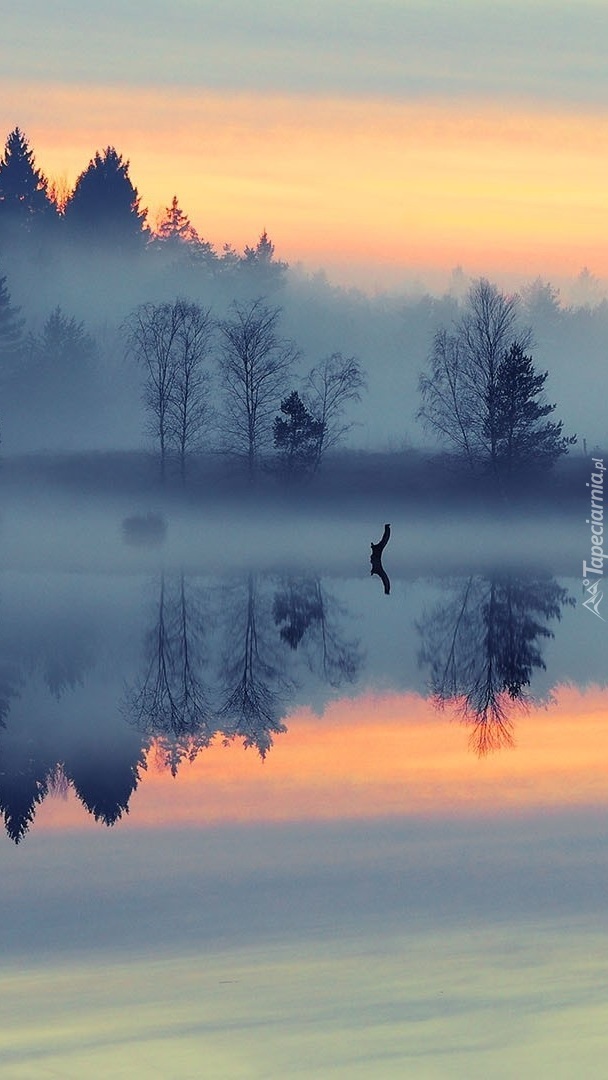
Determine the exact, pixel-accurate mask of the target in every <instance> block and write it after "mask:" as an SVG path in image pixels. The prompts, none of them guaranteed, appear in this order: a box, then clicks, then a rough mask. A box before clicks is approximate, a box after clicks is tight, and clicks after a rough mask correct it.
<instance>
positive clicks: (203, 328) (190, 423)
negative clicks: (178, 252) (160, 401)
mask: <svg viewBox="0 0 608 1080" xmlns="http://www.w3.org/2000/svg"><path fill="white" fill-rule="evenodd" d="M174 308H175V309H176V313H177V335H176V338H175V342H174V365H175V372H174V378H173V382H172V387H171V391H170V394H169V412H168V434H169V438H170V442H171V445H172V446H174V447H175V448H176V449H177V452H178V455H179V468H180V475H181V478H182V481H184V480H185V479H186V459H187V455H188V453H189V452H191V451H192V450H197V449H200V446H201V445H202V442H203V440H204V431H205V428H206V426H207V422H208V419H209V414H210V407H209V383H210V374H209V371H208V370H207V369H206V368H205V367H204V362H205V360H206V358H207V357H208V356H209V351H210V347H211V341H212V337H213V327H214V322H213V319H212V317H211V311H210V309H208V308H207V309H204V308H201V307H199V305H198V304H192V303H188V302H187V301H185V300H176V301H175V304H174Z"/></svg>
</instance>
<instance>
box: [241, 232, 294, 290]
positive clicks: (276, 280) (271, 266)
mask: <svg viewBox="0 0 608 1080" xmlns="http://www.w3.org/2000/svg"><path fill="white" fill-rule="evenodd" d="M241 265H242V268H243V270H245V271H246V272H248V273H249V274H251V275H252V276H254V277H255V280H256V282H257V283H258V284H259V285H260V286H261V287H262V288H264V289H272V288H277V286H279V285H281V284H282V283H283V281H284V278H285V274H286V273H287V270H288V269H289V266H288V264H287V263H286V262H282V260H281V259H275V257H274V244H273V243H272V240H271V239H270V237H269V236H268V233H267V232H266V229H264V231H263V233H262V235H261V236H260V239H259V240H258V242H257V244H256V246H255V247H254V248H253V247H249V246H247V247H246V248H245V253H244V255H243V258H242V260H241Z"/></svg>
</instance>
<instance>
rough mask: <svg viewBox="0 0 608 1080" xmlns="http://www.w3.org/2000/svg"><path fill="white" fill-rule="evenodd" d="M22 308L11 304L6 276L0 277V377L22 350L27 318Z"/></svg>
mask: <svg viewBox="0 0 608 1080" xmlns="http://www.w3.org/2000/svg"><path fill="white" fill-rule="evenodd" d="M19 311H20V308H18V307H14V306H13V305H12V304H11V298H10V293H9V291H8V287H7V284H6V277H5V276H3V277H0V378H1V377H2V376H3V375H4V374H5V373H6V371H7V370H8V369H10V367H11V364H12V363H14V362H15V361H16V360H17V358H18V356H19V353H20V351H21V348H22V344H23V326H24V322H25V320H24V319H22V318H20V316H19Z"/></svg>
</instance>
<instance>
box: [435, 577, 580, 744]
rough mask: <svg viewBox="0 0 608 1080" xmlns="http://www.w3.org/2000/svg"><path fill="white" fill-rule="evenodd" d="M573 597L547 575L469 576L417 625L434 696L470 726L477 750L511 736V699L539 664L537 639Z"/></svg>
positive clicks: (546, 634)
mask: <svg viewBox="0 0 608 1080" xmlns="http://www.w3.org/2000/svg"><path fill="white" fill-rule="evenodd" d="M572 602H573V601H572V600H571V598H569V596H568V592H567V590H566V589H564V588H562V587H561V586H560V585H559V584H558V583H557V582H556V581H554V580H553V579H542V578H533V577H530V578H527V577H523V576H522V577H515V576H512V575H504V576H498V575H495V576H493V577H491V578H482V577H479V576H475V575H473V576H471V577H469V578H468V579H467V580H466V581H464V582H463V583H462V584H461V585H459V586H458V588H457V591H456V593H455V595H454V597H453V599H452V600H449V601H448V602H447V603H446V602H443V601H442V603H441V604H439V605H438V606H437V607H436V608H435V609H434V610H433V611H432V612H430V613H429V614H427V615H426V616H425V618H424V619H423V620H422V621H421V622H420V623H419V624H418V631H419V633H420V635H421V639H422V647H421V650H420V653H419V663H420V664H421V665H424V666H425V667H428V669H429V672H430V679H429V685H430V689H431V692H432V694H433V697H434V700H435V702H436V704H437V705H438V706H443V705H444V704H446V703H450V704H452V705H453V706H454V707H455V708H456V709H457V710H458V711H459V712H460V714H461V715H462V718H463V719H464V721H465V722H466V723H467V724H470V725H472V728H473V733H472V744H473V746H474V748H475V749H476V751H477V753H479V754H485V753H487V752H488V751H490V750H493V749H498V748H499V747H501V746H508V745H510V744H511V743H512V720H511V714H512V711H513V706H514V704H516V703H517V702H521V703H525V700H526V699H525V697H524V690H525V688H526V687H528V686H530V684H531V681H532V675H533V672H534V670H535V669H543V670H544V667H545V664H544V661H543V656H542V643H543V641H546V640H548V639H550V638H552V637H553V636H554V635H553V631H552V630H550V629H549V626H548V625H547V624H548V623H549V622H551V621H552V620H555V619H559V618H560V617H561V610H562V607H563V606H564V605H565V604H571V603H572Z"/></svg>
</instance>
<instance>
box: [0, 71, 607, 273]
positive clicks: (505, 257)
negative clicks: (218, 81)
mask: <svg viewBox="0 0 608 1080" xmlns="http://www.w3.org/2000/svg"><path fill="white" fill-rule="evenodd" d="M7 89H8V88H7V85H6V83H5V84H4V85H3V86H2V85H0V90H1V91H2V92H3V93H6V92H7ZM13 92H14V87H13ZM18 96H20V97H22V99H23V101H24V102H25V101H26V100H27V106H26V107H24V108H22V109H21V110H20V112H21V115H20V117H15V118H14V119H15V122H17V120H18V121H19V123H20V124H21V126H22V127H24V128H25V130H26V131H27V134H28V136H29V138H30V139H31V142H32V145H33V147H34V149H35V152H36V160H37V162H38V163H39V165H40V167H41V168H42V169H43V170H44V171H45V173H46V174H47V175H48V176H50V177H53V178H64V179H67V181H68V184H69V185H72V184H73V183H74V181H75V179H76V177H77V176H78V174H79V173H80V172H81V171H82V170H83V169H84V168H85V167H86V165H87V163H88V160H89V158H90V157H91V156H92V155H93V153H94V152H95V150H97V149H99V148H102V147H105V146H106V145H108V144H112V145H115V146H116V147H117V148H118V149H119V150H120V152H121V153H123V155H124V156H125V157H126V158H128V159H129V160H130V162H131V175H132V178H133V181H134V183H135V184H136V185H137V187H138V190H139V193H140V195H141V199H142V204H143V205H145V206H147V207H148V210H149V220H150V222H151V224H152V225H154V223H155V220H156V218H157V216H158V213H159V212H160V210H161V209H162V208H163V207H165V206H166V205H168V204H169V203H170V201H171V198H172V196H173V194H175V193H176V194H177V195H178V198H179V200H180V203H181V204H182V206H183V207H184V208H185V209H186V211H187V212H188V213H189V215H190V216H191V218H192V220H193V222H194V224H195V225H196V227H197V228H198V230H199V232H200V233H201V235H203V236H204V237H205V238H206V239H209V240H211V241H212V242H213V243H214V244H215V245H216V247H217V248H218V249H219V250H221V247H222V245H223V244H224V243H225V242H230V243H233V244H234V245H235V246H236V247H237V248H238V249H239V250H241V249H242V248H243V247H244V245H245V244H247V243H251V242H253V241H254V240H255V239H256V238H257V236H258V235H259V234H260V232H261V231H262V229H263V228H267V229H268V231H269V232H270V234H271V235H272V237H273V239H274V241H275V244H276V246H277V251H278V253H279V254H280V255H281V256H282V257H283V258H286V259H288V260H289V261H290V262H292V263H294V262H297V261H299V260H303V261H304V262H305V264H306V265H308V266H310V267H312V268H314V267H317V266H321V265H323V266H325V267H328V268H330V267H331V266H338V265H340V266H342V269H343V272H345V273H348V271H347V269H346V267H347V265H348V264H351V270H352V272H353V273H354V272H355V268H356V267H357V266H359V267H362V266H363V265H364V264H367V265H370V266H371V267H384V268H385V269H386V270H388V271H390V270H391V268H392V272H393V273H394V271H396V270H397V269H399V268H401V269H403V270H405V269H406V268H409V269H412V268H413V269H416V270H419V271H423V270H424V269H435V270H438V269H440V270H444V271H449V270H450V269H451V268H452V267H454V266H455V265H456V264H463V265H464V266H465V268H466V269H467V270H468V271H469V272H473V271H484V272H505V273H509V272H510V273H520V274H523V275H524V276H525V275H528V276H530V275H535V274H546V275H550V274H551V273H555V274H558V275H560V274H569V275H575V274H576V273H578V271H579V270H580V269H581V267H582V266H583V265H591V266H592V268H593V269H594V271H595V272H596V273H608V254H606V252H607V251H608V248H607V247H606V244H605V237H606V236H607V235H608V205H607V203H606V199H605V157H604V155H603V154H602V153H601V152H600V150H599V148H601V147H602V146H605V145H606V137H607V135H608V119H606V117H605V116H603V115H602V114H595V113H589V114H587V115H586V116H583V117H581V116H580V115H576V114H573V113H572V112H568V111H565V110H562V111H553V112H549V111H548V110H547V108H543V109H538V108H537V109H534V108H530V109H527V110H523V109H522V108H521V105H518V106H516V107H513V108H511V107H506V106H505V105H504V104H500V105H492V104H483V105H482V104H480V103H479V102H477V103H475V102H460V103H457V104H454V105H451V104H439V103H437V102H431V101H427V102H424V101H417V102H394V101H385V100H369V99H368V100H352V99H351V100H347V99H340V98H337V97H333V98H323V97H313V96H305V95H291V96H288V95H285V94H266V95H261V94H252V93H239V94H234V93H233V94H222V95H220V94H218V93H216V92H204V93H201V92H195V91H188V90H184V89H172V90H163V91H162V92H161V91H159V90H157V89H154V88H149V89H141V88H138V89H134V88H130V89H129V91H128V97H127V95H126V93H125V91H124V90H122V89H121V88H119V87H113V88H104V89H103V90H102V89H98V88H93V87H89V86H86V85H84V86H73V87H66V86H61V85H51V86H45V87H44V88H41V87H39V88H37V89H34V92H33V93H32V92H31V89H30V90H28V88H27V87H25V86H22V87H21V88H20V92H19V94H18Z"/></svg>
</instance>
